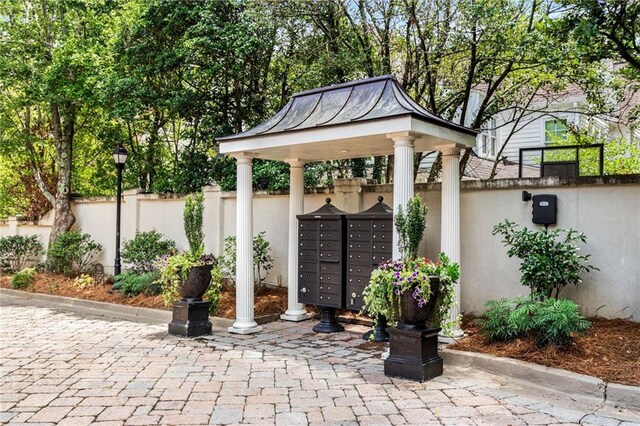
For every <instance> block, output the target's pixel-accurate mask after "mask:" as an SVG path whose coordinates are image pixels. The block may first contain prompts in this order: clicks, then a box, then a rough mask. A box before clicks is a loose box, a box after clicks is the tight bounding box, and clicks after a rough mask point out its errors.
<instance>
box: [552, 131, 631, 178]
mask: <svg viewBox="0 0 640 426" xmlns="http://www.w3.org/2000/svg"><path fill="white" fill-rule="evenodd" d="M552 141H553V143H552V146H567V145H590V144H600V143H601V144H604V158H603V160H604V164H603V166H604V167H603V169H604V170H603V173H604V174H605V175H623V174H640V145H638V144H635V143H629V142H628V141H627V140H626V139H625V138H622V137H621V138H617V139H612V140H610V139H609V138H608V137H606V136H604V135H602V134H600V133H599V132H596V131H594V130H593V129H577V128H575V127H571V126H569V128H568V132H567V134H566V137H565V138H558V137H552ZM575 158H576V156H575V149H570V148H568V149H567V150H557V151H550V152H548V153H546V154H545V161H573V160H575ZM579 172H580V176H595V175H598V174H600V150H599V148H582V149H580V170H579Z"/></svg>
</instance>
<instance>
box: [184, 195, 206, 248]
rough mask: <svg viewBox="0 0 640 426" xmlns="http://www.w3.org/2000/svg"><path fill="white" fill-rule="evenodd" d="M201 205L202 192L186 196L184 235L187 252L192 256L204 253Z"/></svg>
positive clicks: (202, 207)
mask: <svg viewBox="0 0 640 426" xmlns="http://www.w3.org/2000/svg"><path fill="white" fill-rule="evenodd" d="M203 203H204V197H203V195H202V192H198V193H197V194H192V195H189V196H187V199H186V200H185V202H184V211H183V219H184V233H185V234H186V236H187V241H188V242H189V250H190V251H191V254H192V255H194V256H196V255H197V254H198V253H199V254H202V253H204V231H203V230H202V215H203V211H204V204H203Z"/></svg>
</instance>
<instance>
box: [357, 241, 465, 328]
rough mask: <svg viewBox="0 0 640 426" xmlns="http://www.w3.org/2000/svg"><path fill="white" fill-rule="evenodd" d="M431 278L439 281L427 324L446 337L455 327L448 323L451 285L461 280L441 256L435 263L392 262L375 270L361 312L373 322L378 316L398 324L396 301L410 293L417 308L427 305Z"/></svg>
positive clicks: (455, 266)
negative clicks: (439, 330) (433, 277)
mask: <svg viewBox="0 0 640 426" xmlns="http://www.w3.org/2000/svg"><path fill="white" fill-rule="evenodd" d="M432 276H437V277H439V278H440V282H439V295H438V299H437V300H436V303H435V307H434V310H433V312H432V314H431V316H430V317H429V318H428V320H427V321H428V322H429V324H431V325H433V326H434V327H442V329H443V330H444V332H445V333H447V332H448V331H449V330H451V328H452V327H453V326H454V325H455V324H456V323H457V321H453V322H449V321H447V320H448V318H449V311H450V309H451V307H452V306H453V305H454V304H455V293H454V288H453V284H454V283H455V282H457V281H458V279H459V277H460V267H459V265H458V264H457V263H453V262H451V260H450V259H449V258H448V257H447V256H446V255H445V254H444V253H440V255H439V257H438V261H437V262H435V263H434V262H431V261H430V260H429V259H427V258H416V259H413V260H392V261H389V262H387V263H384V264H382V265H380V266H379V267H378V268H376V269H374V270H373V272H372V273H371V280H370V281H369V285H367V287H366V288H365V289H364V291H363V293H362V297H363V301H364V306H363V308H362V312H363V313H366V314H367V315H369V316H371V317H372V318H374V321H377V318H378V315H382V316H384V317H386V318H387V320H388V321H389V322H391V323H393V322H395V321H397V320H398V317H399V315H400V311H399V309H400V304H399V299H400V296H401V295H402V294H403V293H405V292H407V291H409V292H411V293H412V297H413V298H414V299H415V301H416V304H417V305H418V307H420V308H422V307H424V306H425V305H426V304H427V303H428V302H429V301H430V299H431V297H432V296H433V294H432V293H431V288H430V281H429V278H430V277H432ZM374 327H375V325H374Z"/></svg>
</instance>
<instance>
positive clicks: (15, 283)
mask: <svg viewBox="0 0 640 426" xmlns="http://www.w3.org/2000/svg"><path fill="white" fill-rule="evenodd" d="M35 278H36V270H35V269H34V268H26V269H23V270H22V271H20V272H18V273H16V274H15V275H14V276H13V278H11V286H12V287H13V288H15V289H16V290H19V289H23V288H27V287H29V285H31V283H33V281H34V280H35Z"/></svg>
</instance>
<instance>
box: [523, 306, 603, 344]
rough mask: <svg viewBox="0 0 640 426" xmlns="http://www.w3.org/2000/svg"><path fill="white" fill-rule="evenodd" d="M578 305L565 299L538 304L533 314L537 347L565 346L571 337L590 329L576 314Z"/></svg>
mask: <svg viewBox="0 0 640 426" xmlns="http://www.w3.org/2000/svg"><path fill="white" fill-rule="evenodd" d="M578 311H579V309H578V305H576V304H575V303H573V302H572V301H570V300H567V299H558V300H555V299H548V300H545V301H543V302H538V303H537V304H536V305H535V312H534V313H533V329H534V330H535V334H536V343H537V344H538V346H546V345H549V344H551V345H556V346H567V345H569V344H570V343H571V336H572V335H574V334H583V333H584V332H585V330H587V329H588V328H589V327H591V323H590V322H589V321H587V320H586V319H585V318H584V317H583V316H582V315H580V313H579V312H578Z"/></svg>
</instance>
